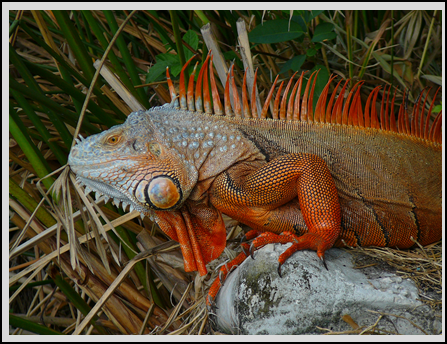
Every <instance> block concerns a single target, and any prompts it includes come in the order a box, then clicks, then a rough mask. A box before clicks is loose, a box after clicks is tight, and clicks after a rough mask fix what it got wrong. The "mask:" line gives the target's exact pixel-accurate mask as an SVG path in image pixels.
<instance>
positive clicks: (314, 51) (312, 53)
mask: <svg viewBox="0 0 447 344" xmlns="http://www.w3.org/2000/svg"><path fill="white" fill-rule="evenodd" d="M316 53H317V50H316V49H314V48H309V49H307V51H306V55H307V56H309V57H312V56H314V55H315V54H316Z"/></svg>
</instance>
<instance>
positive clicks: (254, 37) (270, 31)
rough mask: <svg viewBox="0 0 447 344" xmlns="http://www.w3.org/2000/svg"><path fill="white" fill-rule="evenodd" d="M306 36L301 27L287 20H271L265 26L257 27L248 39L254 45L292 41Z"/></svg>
mask: <svg viewBox="0 0 447 344" xmlns="http://www.w3.org/2000/svg"><path fill="white" fill-rule="evenodd" d="M303 34H304V32H303V29H302V28H301V26H300V25H299V24H298V23H297V22H295V21H293V20H291V21H290V30H289V21H288V20H286V19H277V20H269V21H267V22H265V23H264V25H258V26H256V27H255V28H254V29H253V30H252V31H251V32H250V33H249V34H248V39H249V40H250V42H253V43H266V44H270V43H279V42H286V41H290V40H291V39H295V38H298V37H300V36H302V35H303Z"/></svg>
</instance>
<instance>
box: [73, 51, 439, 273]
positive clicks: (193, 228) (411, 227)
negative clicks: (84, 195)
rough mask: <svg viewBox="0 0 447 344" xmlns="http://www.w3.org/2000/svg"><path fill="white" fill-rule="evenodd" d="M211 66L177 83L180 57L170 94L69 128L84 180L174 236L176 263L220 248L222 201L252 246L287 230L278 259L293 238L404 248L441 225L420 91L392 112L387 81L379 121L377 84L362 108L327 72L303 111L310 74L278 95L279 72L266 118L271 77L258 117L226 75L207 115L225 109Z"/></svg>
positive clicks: (431, 129) (435, 154) (188, 265)
mask: <svg viewBox="0 0 447 344" xmlns="http://www.w3.org/2000/svg"><path fill="white" fill-rule="evenodd" d="M210 70H211V72H210V73H208V59H207V60H206V62H205V63H204V67H203V68H202V69H201V71H200V74H199V78H198V81H197V86H196V90H195V92H194V91H193V81H192V80H193V79H194V76H192V77H191V78H190V84H189V87H188V94H186V91H185V86H184V81H183V80H184V75H183V70H182V73H181V77H180V94H179V96H178V97H177V96H176V94H175V91H174V88H173V86H172V83H171V82H170V79H169V78H168V81H169V82H170V86H171V87H170V90H171V96H172V98H173V99H174V101H173V102H172V103H171V104H165V105H164V106H160V107H154V108H151V109H149V110H148V111H138V112H134V113H131V114H130V115H129V117H128V118H127V120H126V122H125V123H123V124H122V125H118V126H115V127H113V128H111V129H109V130H106V131H104V132H102V133H100V134H97V135H92V136H90V137H88V138H86V139H82V140H78V141H77V144H76V146H74V147H73V149H72V151H71V153H70V156H69V164H70V167H71V168H72V170H73V171H74V172H75V173H76V174H77V176H78V181H79V182H80V183H81V184H84V185H86V192H89V191H90V190H94V191H96V192H97V193H98V192H99V193H101V194H104V195H105V196H106V197H107V198H113V199H114V201H115V203H118V204H119V203H120V202H122V203H123V207H124V208H127V205H130V210H132V209H136V210H138V211H139V212H141V214H144V215H146V216H150V217H151V218H152V219H153V220H155V221H156V222H157V224H158V225H159V226H160V228H161V230H162V231H163V232H165V233H166V234H167V235H168V236H169V237H170V238H172V239H173V240H176V241H178V242H179V243H180V247H181V250H182V253H183V256H184V260H185V270H186V271H195V270H198V271H199V272H200V274H202V275H204V274H206V273H207V269H206V264H207V263H208V262H210V261H211V260H213V259H215V258H217V257H218V256H219V255H220V254H221V253H222V251H223V249H224V247H225V244H226V231H225V226H224V223H223V220H222V216H221V213H224V214H227V215H229V216H230V217H232V218H234V219H236V220H239V221H240V222H242V223H244V224H247V225H248V226H250V227H252V228H253V229H254V230H255V231H256V232H251V234H249V235H250V236H251V235H253V233H256V234H255V235H257V233H259V232H266V234H262V235H261V236H259V237H258V238H256V239H255V247H260V246H263V245H264V244H266V243H269V242H293V243H294V245H292V247H291V248H290V249H288V250H287V251H286V253H285V254H284V256H283V257H282V261H281V263H282V262H283V261H284V260H285V259H287V257H288V256H290V254H292V253H293V252H294V251H296V250H298V249H313V250H315V251H317V254H318V255H319V256H320V258H322V257H324V252H325V251H326V250H327V249H328V248H330V247H332V246H344V245H350V246H357V245H361V246H389V247H399V248H408V247H411V246H413V245H414V241H413V240H412V239H414V240H417V241H418V242H419V243H421V244H422V245H426V244H429V243H432V242H434V241H437V240H439V239H440V238H441V197H442V195H441V116H440V115H438V117H437V118H436V120H435V121H434V123H433V124H432V125H429V122H428V121H429V117H430V115H431V107H430V110H429V111H428V114H427V115H426V116H427V120H424V115H423V112H424V108H425V105H426V101H427V96H426V97H425V100H424V99H422V98H423V97H422V96H421V97H420V99H419V101H418V103H417V105H415V107H414V109H415V110H414V112H413V117H412V120H409V116H408V114H407V113H406V109H405V107H404V106H403V105H401V106H400V108H399V111H398V117H397V119H395V117H394V98H393V100H390V92H388V95H387V94H386V92H384V93H383V101H382V104H381V112H380V120H379V119H378V117H377V112H376V100H377V97H378V93H379V89H380V87H378V88H375V89H374V90H373V91H372V93H371V95H370V97H369V98H368V100H367V102H366V106H365V107H364V108H363V107H362V104H361V100H360V86H361V85H360V84H359V83H358V84H356V85H355V86H354V87H353V89H352V90H351V92H350V93H349V94H348V96H347V98H346V99H345V98H344V94H345V91H346V87H347V85H348V83H347V82H346V83H345V85H344V86H343V87H342V88H341V91H340V93H337V92H336V91H337V89H338V88H339V87H338V86H339V85H340V83H339V84H338V85H337V87H336V89H335V90H334V93H333V95H332V97H331V98H329V97H328V90H329V85H330V82H331V81H330V82H329V83H328V85H327V87H326V88H325V90H324V91H323V93H322V95H321V96H320V98H319V100H318V102H317V106H316V108H315V110H313V109H312V98H313V87H314V85H315V83H313V84H312V83H311V82H310V80H309V82H308V83H307V86H306V88H305V90H304V94H303V92H302V82H303V75H301V77H300V78H299V79H298V81H297V82H296V83H295V85H294V86H293V85H292V80H290V82H289V84H288V86H287V87H286V91H285V92H284V96H283V98H282V100H281V98H280V95H281V90H282V88H283V84H281V86H280V88H279V91H278V96H277V97H276V100H275V102H274V105H273V113H272V116H273V118H274V119H266V118H265V117H266V114H267V110H268V106H269V105H270V101H271V98H272V94H273V90H274V88H275V85H273V87H272V90H271V92H270V94H269V96H268V99H267V100H266V102H265V104H266V105H265V106H264V108H263V110H262V111H261V113H260V117H261V118H257V117H258V116H257V108H256V105H252V106H250V105H249V102H248V100H247V99H248V98H247V91H246V89H245V80H244V87H243V91H242V103H241V102H240V100H239V96H238V92H237V90H236V87H235V85H234V80H233V78H231V81H232V86H229V84H230V82H229V80H230V79H227V85H226V92H225V113H226V116H216V115H213V114H212V113H214V114H222V113H223V112H224V110H223V108H222V106H221V104H220V99H219V96H218V92H217V88H216V85H215V81H214V75H213V72H212V61H211V64H210ZM208 75H209V76H208ZM311 78H312V76H311ZM315 78H316V77H315ZM208 79H209V80H208ZM331 80H332V79H331ZM314 81H315V79H314ZM202 82H203V91H202ZM209 82H210V83H211V91H212V99H213V109H214V111H213V110H211V101H210V94H209V91H208V89H209ZM275 83H276V80H275ZM292 86H293V89H292ZM310 86H312V89H310ZM230 87H231V89H232V93H233V94H232V96H233V102H234V104H235V105H234V107H233V109H232V108H231V105H230V101H229V92H228V91H229V89H230ZM290 89H291V91H290ZM202 92H203V98H202ZM252 93H253V94H254V92H253V91H252ZM336 94H338V98H335V96H336ZM288 95H289V96H290V99H289V101H288V102H287V96H288ZM177 98H178V99H177ZM202 99H203V100H204V107H205V110H204V111H205V113H203V110H202ZM434 99H435V97H434V98H433V102H434ZM280 102H281V105H280ZM433 102H432V105H431V106H433ZM253 103H254V102H253ZM233 112H234V115H235V116H233V114H232V113H233ZM251 116H252V117H255V118H251ZM242 117H244V118H242ZM283 232H285V234H283V235H277V234H280V233H283ZM275 233H276V234H275ZM246 248H247V247H246ZM244 258H245V253H244V254H242V255H241V256H240V257H239V258H237V259H236V261H235V262H234V264H237V263H238V262H239V261H241V260H242V259H244Z"/></svg>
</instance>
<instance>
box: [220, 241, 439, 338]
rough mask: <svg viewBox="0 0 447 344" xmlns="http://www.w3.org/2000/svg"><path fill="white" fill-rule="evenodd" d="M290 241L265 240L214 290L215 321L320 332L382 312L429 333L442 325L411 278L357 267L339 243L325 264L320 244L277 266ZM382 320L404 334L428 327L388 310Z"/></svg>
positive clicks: (366, 321)
mask: <svg viewBox="0 0 447 344" xmlns="http://www.w3.org/2000/svg"><path fill="white" fill-rule="evenodd" d="M289 246H290V245H279V244H276V245H273V244H270V245H267V246H266V247H264V248H263V249H261V250H259V251H257V252H255V259H254V260H253V259H251V258H248V259H246V260H245V261H244V263H243V264H241V266H240V267H238V268H237V269H236V270H235V271H233V272H232V273H231V274H230V275H229V276H228V278H227V280H226V281H225V283H224V285H223V287H222V288H221V290H220V292H219V294H218V295H217V298H216V305H217V309H216V311H215V312H216V317H215V318H214V321H215V323H216V325H217V326H216V329H217V330H219V331H221V332H224V333H233V334H252V335H256V334H322V333H325V332H324V331H321V330H319V329H317V328H316V326H318V327H322V328H329V329H332V330H333V331H346V330H352V328H351V327H350V326H349V325H348V324H347V323H346V322H344V321H343V320H342V319H341V317H342V316H343V315H345V314H347V315H350V316H351V318H352V319H353V320H354V321H355V322H356V323H357V324H358V325H359V326H370V325H373V324H374V323H375V321H376V320H377V319H378V317H379V314H374V313H371V312H368V310H373V311H379V312H385V313H389V314H396V315H399V316H404V317H405V318H407V319H409V320H411V321H412V322H414V323H415V324H416V325H417V326H419V327H421V328H422V329H424V330H425V331H426V332H427V333H428V334H439V333H440V332H441V331H442V323H441V319H442V318H440V317H436V316H435V314H434V313H433V311H431V310H430V308H429V307H428V306H426V305H425V304H423V303H422V302H420V301H418V298H419V296H418V291H417V288H416V286H415V284H414V282H412V281H411V280H408V279H402V278H401V277H400V276H397V275H395V274H393V273H389V272H384V271H381V270H379V271H373V273H369V275H368V276H367V275H366V274H365V273H364V272H363V271H362V270H363V269H354V268H353V263H352V256H351V254H350V253H347V252H345V251H343V250H340V249H330V250H329V251H327V252H326V264H327V267H328V270H326V269H325V268H324V266H323V264H322V262H321V261H320V259H319V258H318V257H317V255H316V253H315V252H314V251H309V250H305V251H299V252H297V253H295V254H294V255H293V256H292V257H291V258H289V259H288V260H287V262H286V263H285V264H284V265H283V266H282V276H283V277H282V278H280V277H279V275H278V272H277V267H278V257H279V255H280V254H281V253H282V252H284V250H285V249H286V248H287V247H289ZM378 328H380V329H383V330H387V331H392V332H398V333H400V334H407V335H414V334H423V332H422V331H421V330H420V329H418V328H417V327H415V326H413V325H412V324H411V323H410V322H409V321H408V320H405V319H401V318H397V317H393V316H386V317H384V318H382V319H381V321H380V322H379V326H378Z"/></svg>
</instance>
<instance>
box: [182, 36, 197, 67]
mask: <svg viewBox="0 0 447 344" xmlns="http://www.w3.org/2000/svg"><path fill="white" fill-rule="evenodd" d="M183 40H184V41H185V42H186V43H188V44H189V45H190V46H191V48H193V49H194V50H197V48H198V47H199V36H198V35H197V34H196V33H195V32H194V31H192V30H188V31H187V32H186V33H185V34H184V35H183ZM184 50H185V58H186V60H187V61H188V60H189V59H190V58H191V57H192V55H193V53H192V51H191V50H189V49H184Z"/></svg>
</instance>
